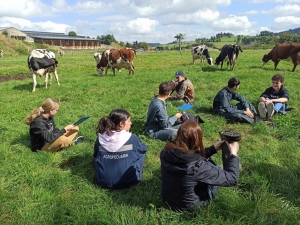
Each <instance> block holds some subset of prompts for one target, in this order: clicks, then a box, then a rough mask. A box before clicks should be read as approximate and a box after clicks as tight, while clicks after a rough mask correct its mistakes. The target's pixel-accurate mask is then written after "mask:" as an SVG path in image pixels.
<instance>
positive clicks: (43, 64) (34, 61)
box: [27, 49, 60, 92]
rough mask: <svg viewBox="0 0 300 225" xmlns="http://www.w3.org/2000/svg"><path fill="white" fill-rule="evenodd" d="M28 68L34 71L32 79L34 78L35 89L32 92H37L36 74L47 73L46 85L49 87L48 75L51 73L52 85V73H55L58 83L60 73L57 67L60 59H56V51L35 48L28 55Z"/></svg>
mask: <svg viewBox="0 0 300 225" xmlns="http://www.w3.org/2000/svg"><path fill="white" fill-rule="evenodd" d="M27 63H28V68H29V69H30V70H31V72H32V79H33V89H32V92H35V88H36V84H37V82H36V76H37V75H38V76H40V77H42V76H43V75H45V85H46V88H47V85H48V76H49V75H50V85H52V73H54V75H55V78H56V81H57V84H58V85H60V84H59V81H58V75H57V71H56V67H57V65H58V61H57V60H56V59H55V54H54V52H51V51H48V50H45V49H34V50H32V51H31V53H30V54H29V56H28V59H27Z"/></svg>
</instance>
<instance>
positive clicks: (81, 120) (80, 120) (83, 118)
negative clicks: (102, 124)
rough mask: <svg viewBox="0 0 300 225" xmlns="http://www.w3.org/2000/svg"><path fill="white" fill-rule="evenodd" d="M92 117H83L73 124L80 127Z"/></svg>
mask: <svg viewBox="0 0 300 225" xmlns="http://www.w3.org/2000/svg"><path fill="white" fill-rule="evenodd" d="M91 117H92V116H83V117H81V118H80V119H79V120H77V121H76V122H75V123H73V125H76V126H77V125H79V124H81V123H82V122H84V121H86V120H87V119H89V118H91Z"/></svg>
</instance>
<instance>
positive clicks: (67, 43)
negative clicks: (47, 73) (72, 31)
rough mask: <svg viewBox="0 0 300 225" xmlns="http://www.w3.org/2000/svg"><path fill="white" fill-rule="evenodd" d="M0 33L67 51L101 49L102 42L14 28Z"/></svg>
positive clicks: (4, 28)
mask: <svg viewBox="0 0 300 225" xmlns="http://www.w3.org/2000/svg"><path fill="white" fill-rule="evenodd" d="M0 33H2V34H3V33H6V34H7V36H8V37H11V38H15V39H18V40H22V41H28V42H35V43H40V44H48V45H54V46H58V47H61V48H66V49H99V48H100V47H101V41H100V40H98V39H91V38H87V37H85V36H79V35H77V36H69V35H66V34H64V33H55V32H41V31H24V30H22V31H20V30H17V29H15V28H13V27H0Z"/></svg>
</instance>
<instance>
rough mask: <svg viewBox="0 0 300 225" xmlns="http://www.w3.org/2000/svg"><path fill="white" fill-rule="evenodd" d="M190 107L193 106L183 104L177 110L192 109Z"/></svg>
mask: <svg viewBox="0 0 300 225" xmlns="http://www.w3.org/2000/svg"><path fill="white" fill-rule="evenodd" d="M192 108H194V106H193V105H190V104H185V105H182V106H179V107H178V109H179V110H188V109H192Z"/></svg>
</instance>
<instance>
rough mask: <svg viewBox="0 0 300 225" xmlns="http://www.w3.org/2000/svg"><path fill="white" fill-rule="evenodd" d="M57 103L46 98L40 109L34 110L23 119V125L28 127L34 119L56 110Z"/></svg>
mask: <svg viewBox="0 0 300 225" xmlns="http://www.w3.org/2000/svg"><path fill="white" fill-rule="evenodd" d="M58 107H59V103H58V101H57V100H55V99H53V98H47V99H46V100H45V101H44V102H43V104H42V106H41V107H40V108H36V109H34V110H33V111H32V112H31V113H30V114H28V116H27V117H26V119H25V123H26V124H28V125H30V124H31V123H32V121H34V119H35V118H36V117H38V116H40V115H42V113H49V112H50V111H51V110H53V109H58Z"/></svg>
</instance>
